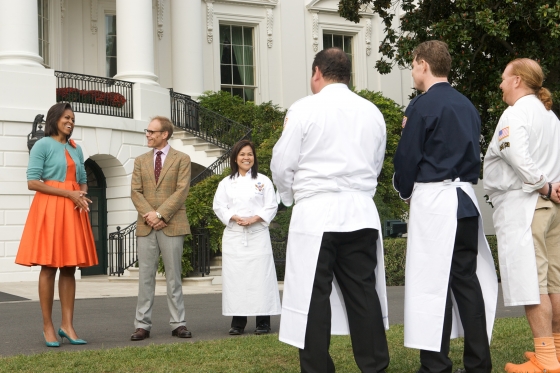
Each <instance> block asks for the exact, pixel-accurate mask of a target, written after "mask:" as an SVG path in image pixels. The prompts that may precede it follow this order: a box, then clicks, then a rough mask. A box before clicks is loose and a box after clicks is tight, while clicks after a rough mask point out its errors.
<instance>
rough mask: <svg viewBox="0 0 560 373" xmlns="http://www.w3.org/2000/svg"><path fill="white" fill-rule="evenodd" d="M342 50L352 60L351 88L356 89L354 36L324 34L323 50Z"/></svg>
mask: <svg viewBox="0 0 560 373" xmlns="http://www.w3.org/2000/svg"><path fill="white" fill-rule="evenodd" d="M333 47H336V48H340V49H342V50H343V51H344V52H345V53H346V55H347V56H348V58H349V59H350V69H351V70H350V83H349V84H348V86H349V87H351V88H352V87H354V81H355V79H354V54H353V52H352V50H353V49H352V36H349V35H343V34H334V33H332V32H324V33H323V49H327V48H333Z"/></svg>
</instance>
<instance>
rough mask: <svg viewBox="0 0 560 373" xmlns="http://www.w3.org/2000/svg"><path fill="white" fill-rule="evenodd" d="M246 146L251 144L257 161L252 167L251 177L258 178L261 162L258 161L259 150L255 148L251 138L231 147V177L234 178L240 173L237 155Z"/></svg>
mask: <svg viewBox="0 0 560 373" xmlns="http://www.w3.org/2000/svg"><path fill="white" fill-rule="evenodd" d="M246 146H250V147H251V150H252V151H253V157H254V158H255V163H254V164H253V167H251V178H252V179H256V178H257V172H259V162H258V161H257V151H256V150H255V144H253V143H252V142H251V141H249V140H241V141H238V142H236V143H235V145H233V148H232V149H231V155H230V156H229V164H230V165H231V173H230V174H229V177H230V179H233V178H234V177H235V176H238V175H239V166H237V162H236V161H237V156H238V155H239V153H240V152H241V149H243V148H244V147H246Z"/></svg>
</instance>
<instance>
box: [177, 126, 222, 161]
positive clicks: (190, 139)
mask: <svg viewBox="0 0 560 373" xmlns="http://www.w3.org/2000/svg"><path fill="white" fill-rule="evenodd" d="M173 138H174V139H177V140H181V143H182V144H183V145H185V146H189V145H190V146H192V147H193V148H194V149H195V151H204V152H206V156H207V157H212V158H218V157H220V156H222V155H223V154H224V153H225V150H224V149H222V148H220V147H219V146H216V145H214V144H212V143H209V142H207V141H205V140H203V139H201V138H199V137H196V136H194V135H193V134H191V133H190V132H187V131H185V130H181V129H179V128H177V127H176V128H175V131H174V132H173Z"/></svg>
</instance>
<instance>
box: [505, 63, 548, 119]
mask: <svg viewBox="0 0 560 373" xmlns="http://www.w3.org/2000/svg"><path fill="white" fill-rule="evenodd" d="M508 66H511V73H512V75H514V76H518V77H520V78H521V81H522V82H523V83H524V84H525V85H526V86H527V88H529V89H530V90H532V91H533V93H534V94H535V95H536V96H537V97H538V98H539V100H541V102H542V103H543V105H544V107H545V108H546V110H550V109H551V108H552V95H551V94H550V91H549V90H548V89H546V88H544V87H543V86H542V85H543V81H544V73H543V71H542V68H541V65H539V63H538V62H537V61H535V60H532V59H530V58H516V59H515V60H513V61H511V62H510V63H508ZM506 67H507V66H506Z"/></svg>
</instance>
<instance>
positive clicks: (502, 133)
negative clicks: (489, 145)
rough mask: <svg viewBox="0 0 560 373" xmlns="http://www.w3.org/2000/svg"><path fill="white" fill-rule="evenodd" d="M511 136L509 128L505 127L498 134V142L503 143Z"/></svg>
mask: <svg viewBox="0 0 560 373" xmlns="http://www.w3.org/2000/svg"><path fill="white" fill-rule="evenodd" d="M508 136H509V127H504V128H502V129H501V130H500V132H498V141H501V140H503V139H505V138H506V137H508Z"/></svg>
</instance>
